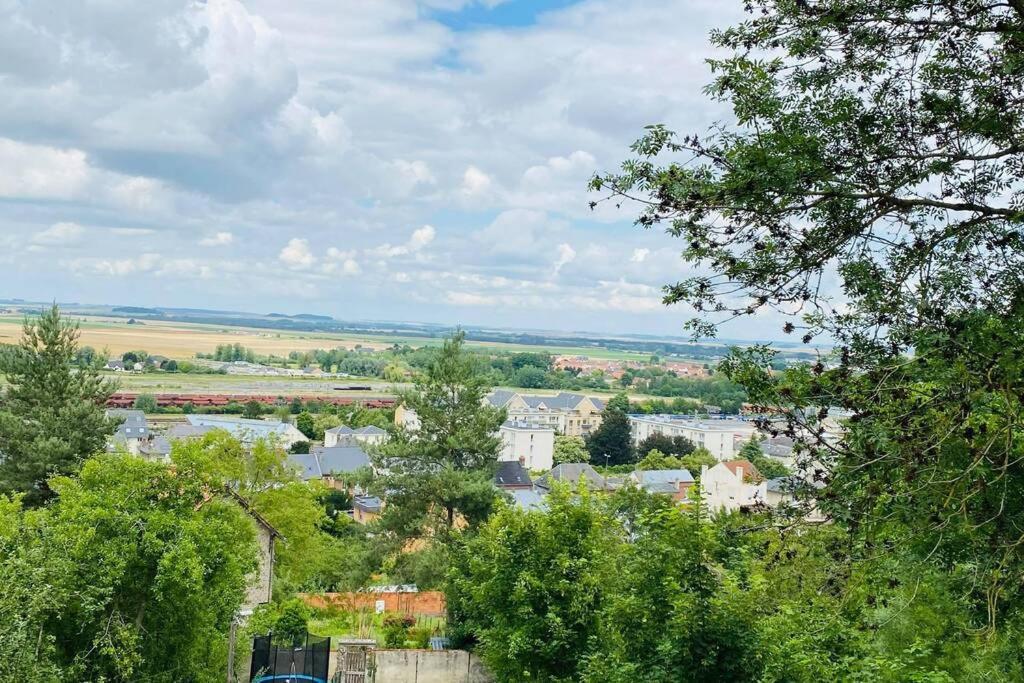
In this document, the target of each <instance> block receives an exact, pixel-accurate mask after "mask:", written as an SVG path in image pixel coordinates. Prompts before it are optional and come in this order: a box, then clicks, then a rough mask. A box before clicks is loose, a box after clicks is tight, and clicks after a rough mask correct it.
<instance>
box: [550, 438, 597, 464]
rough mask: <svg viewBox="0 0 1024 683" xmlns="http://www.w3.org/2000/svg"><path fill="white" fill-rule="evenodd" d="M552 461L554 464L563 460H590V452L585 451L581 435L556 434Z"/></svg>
mask: <svg viewBox="0 0 1024 683" xmlns="http://www.w3.org/2000/svg"><path fill="white" fill-rule="evenodd" d="M554 462H555V464H556V465H561V464H562V463H563V462H590V452H589V451H587V444H586V442H585V441H584V440H583V437H580V436H564V435H562V434H558V435H556V436H555V449H554Z"/></svg>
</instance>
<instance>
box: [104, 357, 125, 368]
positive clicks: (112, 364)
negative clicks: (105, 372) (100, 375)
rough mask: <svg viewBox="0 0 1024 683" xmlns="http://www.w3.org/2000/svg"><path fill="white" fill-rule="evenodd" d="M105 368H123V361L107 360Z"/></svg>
mask: <svg viewBox="0 0 1024 683" xmlns="http://www.w3.org/2000/svg"><path fill="white" fill-rule="evenodd" d="M107 367H108V368H123V367H124V361H123V360H121V359H119V358H118V359H112V360H108V361H107Z"/></svg>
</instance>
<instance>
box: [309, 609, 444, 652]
mask: <svg viewBox="0 0 1024 683" xmlns="http://www.w3.org/2000/svg"><path fill="white" fill-rule="evenodd" d="M383 622H384V615H383V614H375V613H373V612H371V611H369V610H359V611H344V610H339V609H335V608H329V607H328V608H324V609H318V610H314V611H313V615H312V616H311V618H310V620H309V626H308V628H309V632H310V633H312V634H314V635H318V636H330V637H331V638H332V639H337V638H373V639H375V640H376V641H377V644H378V645H382V644H383V638H384V634H383V625H384V624H383ZM445 625H446V620H445V618H444V617H422V616H421V617H417V618H416V625H415V626H414V627H412V629H410V630H415V629H427V630H429V631H431V632H434V633H439V634H440V633H444V629H445ZM410 642H411V641H407V643H406V644H407V645H409V644H410Z"/></svg>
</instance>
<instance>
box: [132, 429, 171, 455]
mask: <svg viewBox="0 0 1024 683" xmlns="http://www.w3.org/2000/svg"><path fill="white" fill-rule="evenodd" d="M139 451H141V452H142V453H143V454H145V455H155V456H158V457H161V458H165V457H167V456H169V455H170V454H171V442H170V441H169V440H168V439H167V437H166V436H163V435H162V434H157V435H156V436H154V437H153V438H152V439H150V440H149V441H147V442H146V443H144V444H142V445H141V446H139Z"/></svg>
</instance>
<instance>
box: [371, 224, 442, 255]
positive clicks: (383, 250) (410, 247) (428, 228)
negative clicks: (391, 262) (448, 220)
mask: <svg viewBox="0 0 1024 683" xmlns="http://www.w3.org/2000/svg"><path fill="white" fill-rule="evenodd" d="M436 236H437V230H435V229H434V226H432V225H424V226H423V227H422V228H417V229H416V230H413V233H412V235H411V236H410V237H409V241H408V242H406V243H405V244H399V245H395V246H393V245H391V244H387V243H385V244H382V245H380V246H379V247H375V248H373V249H370V250H368V253H370V254H372V255H374V256H377V257H380V258H391V257H394V256H406V255H409V254H415V253H417V252H419V251H421V250H422V249H423V248H424V247H425V246H427V245H428V244H430V243H431V242H433V241H434V237H436Z"/></svg>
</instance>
